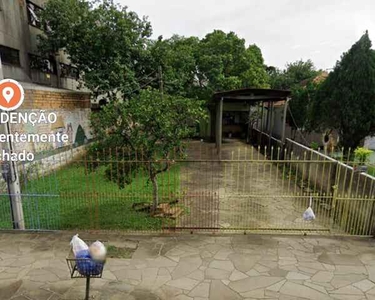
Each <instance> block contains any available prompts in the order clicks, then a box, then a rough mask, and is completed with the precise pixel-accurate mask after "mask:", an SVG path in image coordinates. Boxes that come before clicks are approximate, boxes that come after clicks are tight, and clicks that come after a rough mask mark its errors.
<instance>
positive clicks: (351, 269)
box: [335, 265, 371, 280]
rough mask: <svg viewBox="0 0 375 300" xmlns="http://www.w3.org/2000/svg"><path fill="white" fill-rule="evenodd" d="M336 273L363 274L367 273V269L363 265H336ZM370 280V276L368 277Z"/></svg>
mask: <svg viewBox="0 0 375 300" xmlns="http://www.w3.org/2000/svg"><path fill="white" fill-rule="evenodd" d="M336 274H365V275H367V270H366V268H365V267H364V266H342V265H341V266H340V265H337V266H336V270H335V275H336ZM370 280H371V278H370Z"/></svg>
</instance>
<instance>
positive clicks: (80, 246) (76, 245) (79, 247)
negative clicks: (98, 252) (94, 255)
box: [70, 234, 89, 256]
mask: <svg viewBox="0 0 375 300" xmlns="http://www.w3.org/2000/svg"><path fill="white" fill-rule="evenodd" d="M70 245H71V246H72V248H73V253H74V256H77V254H78V253H79V252H81V251H88V250H89V247H88V246H87V244H86V243H85V242H84V241H82V240H81V239H80V238H79V237H78V234H76V235H75V236H73V238H72V240H71V242H70Z"/></svg>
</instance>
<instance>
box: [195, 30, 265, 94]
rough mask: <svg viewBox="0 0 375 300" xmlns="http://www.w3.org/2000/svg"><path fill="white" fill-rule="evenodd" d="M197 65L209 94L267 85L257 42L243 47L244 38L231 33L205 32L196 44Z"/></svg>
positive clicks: (199, 76) (200, 77)
mask: <svg viewBox="0 0 375 300" xmlns="http://www.w3.org/2000/svg"><path fill="white" fill-rule="evenodd" d="M197 66H198V74H197V76H198V78H199V81H200V82H201V83H202V87H204V88H205V89H206V91H207V92H206V94H207V95H208V97H210V96H211V94H212V92H214V91H218V90H230V89H236V88H243V87H258V88H262V87H269V85H268V76H267V73H266V68H265V66H264V65H263V57H262V53H261V51H260V49H259V48H258V47H257V46H256V45H251V46H249V47H248V48H246V46H245V40H244V39H241V38H239V37H238V36H237V35H236V34H235V33H234V32H230V33H225V32H223V31H221V30H214V31H213V32H212V33H209V34H207V35H206V36H205V38H203V39H202V40H201V41H200V43H199V47H198V52H197Z"/></svg>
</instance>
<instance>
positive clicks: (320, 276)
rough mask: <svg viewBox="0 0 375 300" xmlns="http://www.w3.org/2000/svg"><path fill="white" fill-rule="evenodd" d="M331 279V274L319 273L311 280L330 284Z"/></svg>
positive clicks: (326, 272)
mask: <svg viewBox="0 0 375 300" xmlns="http://www.w3.org/2000/svg"><path fill="white" fill-rule="evenodd" d="M332 278H333V273H332V272H328V271H319V272H318V273H316V274H315V275H314V276H313V277H311V280H312V281H315V282H330V281H331V280H332Z"/></svg>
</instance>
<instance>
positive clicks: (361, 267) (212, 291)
mask: <svg viewBox="0 0 375 300" xmlns="http://www.w3.org/2000/svg"><path fill="white" fill-rule="evenodd" d="M81 237H82V238H91V239H92V238H93V236H88V235H84V234H82V235H81ZM95 237H96V236H95ZM70 238H71V235H68V234H67V233H64V234H63V233H39V234H18V233H16V234H14V233H2V234H0V258H1V260H0V299H1V300H6V299H15V300H25V299H33V300H58V299H83V297H84V285H85V280H84V279H70V277H69V272H68V268H67V265H66V262H65V256H66V254H67V252H68V249H69V241H70ZM99 238H102V239H105V240H108V242H109V243H110V244H112V245H115V246H117V247H124V246H126V247H130V248H134V249H135V248H136V250H135V252H134V254H133V257H132V258H131V259H109V260H108V263H107V265H106V267H105V272H104V276H103V278H102V279H95V280H93V282H92V298H93V299H103V300H107V299H108V300H128V299H129V300H130V299H131V300H150V299H176V300H207V299H210V300H221V299H223V300H224V299H225V300H237V299H283V300H286V299H316V300H325V299H349V300H350V299H353V300H357V299H358V300H359V299H367V300H371V299H375V283H374V282H375V248H374V246H375V241H374V240H372V239H355V238H326V237H300V236H270V235H263V236H262V235H232V236H228V235H227V236H208V235H177V236H174V237H172V236H164V237H163V236H141V237H139V236H138V237H135V236H125V235H107V236H99Z"/></svg>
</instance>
